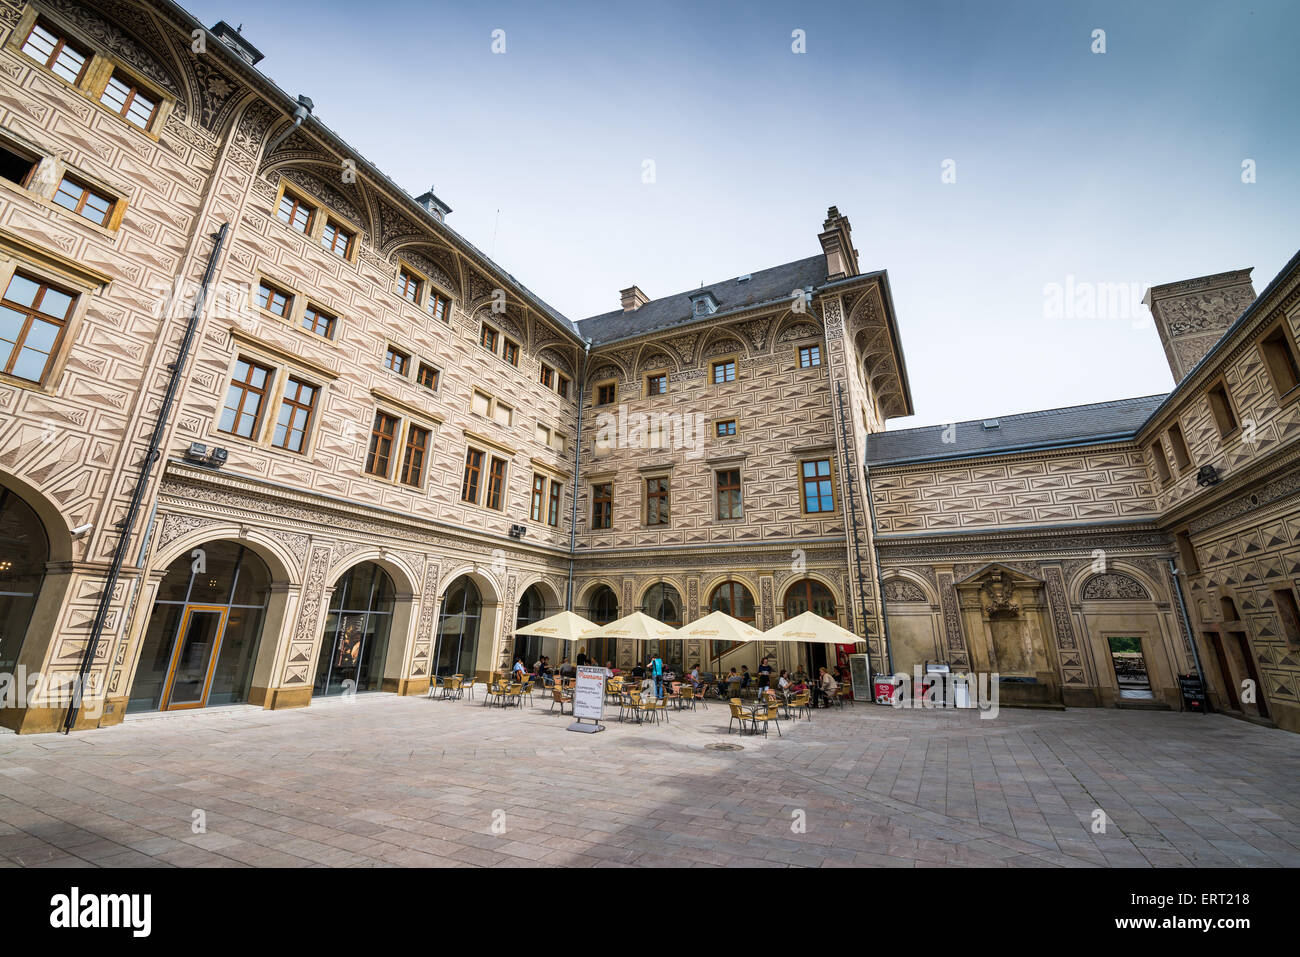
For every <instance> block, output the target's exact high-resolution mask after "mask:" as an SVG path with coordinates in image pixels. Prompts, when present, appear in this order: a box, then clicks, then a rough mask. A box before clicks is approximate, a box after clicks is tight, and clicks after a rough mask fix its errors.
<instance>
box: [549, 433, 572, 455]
mask: <svg viewBox="0 0 1300 957" xmlns="http://www.w3.org/2000/svg"><path fill="white" fill-rule="evenodd" d="M568 444H569V440H568V439H566V438H565V437H564V436H563V435H561V434H560V433H559V432H553V433H551V448H553V449H555V451H557V452H559V453H560V454H561V455H563V454H564V448H565V446H566V445H568Z"/></svg>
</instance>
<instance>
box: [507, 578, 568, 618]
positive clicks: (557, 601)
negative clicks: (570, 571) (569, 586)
mask: <svg viewBox="0 0 1300 957" xmlns="http://www.w3.org/2000/svg"><path fill="white" fill-rule="evenodd" d="M534 585H536V586H537V590H538V591H539V592H541V593H542V598H543V599H544V601H545V605H546V614H547V615H554V614H556V613H557V612H561V611H563V610H564V596H563V595H561V594H560V592H559V590H558V589H557V588H556V587H555V585H554V583H552V582H551V581H550V579H548V578H547V577H546V576H545V575H543V574H541V573H540V572H538V573H535V574H533V575H529V576H528V577H527V578H524V579H523V580H521V581H520V582H519V597H523V594H524V592H526V591H528V589H530V588H532V587H533V586H534ZM516 607H518V601H517V600H516Z"/></svg>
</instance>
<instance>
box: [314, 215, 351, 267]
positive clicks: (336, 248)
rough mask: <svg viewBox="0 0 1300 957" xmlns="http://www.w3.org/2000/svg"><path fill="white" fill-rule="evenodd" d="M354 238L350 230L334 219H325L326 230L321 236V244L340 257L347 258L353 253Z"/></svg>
mask: <svg viewBox="0 0 1300 957" xmlns="http://www.w3.org/2000/svg"><path fill="white" fill-rule="evenodd" d="M354 238H355V236H354V234H353V233H352V232H351V231H350V230H348V229H345V228H344V227H343V226H341V225H339V224H338V223H336V222H335V221H334V220H332V219H327V220H325V231H324V232H323V233H321V236H320V244H321V246H322V247H323V248H324V249H326V250H328V251H329V252H332V253H333V254H334V255H335V256H338V257H339V258H340V259H347V258H348V257H349V256H351V255H352V240H353V239H354Z"/></svg>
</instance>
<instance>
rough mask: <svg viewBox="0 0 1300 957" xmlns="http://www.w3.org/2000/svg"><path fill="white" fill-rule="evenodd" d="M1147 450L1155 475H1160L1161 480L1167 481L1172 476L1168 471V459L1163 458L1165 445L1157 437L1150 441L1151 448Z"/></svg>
mask: <svg viewBox="0 0 1300 957" xmlns="http://www.w3.org/2000/svg"><path fill="white" fill-rule="evenodd" d="M1148 451H1149V452H1150V453H1151V461H1152V462H1154V463H1155V467H1156V475H1158V476H1159V477H1160V481H1161V482H1168V481H1169V480H1170V479H1172V478H1173V477H1174V476H1173V473H1172V472H1170V471H1169V460H1168V459H1167V458H1165V447H1164V446H1163V445H1162V444H1161V443H1160V440H1159V439H1156V440H1155V441H1154V442H1152V443H1151V448H1150V449H1148Z"/></svg>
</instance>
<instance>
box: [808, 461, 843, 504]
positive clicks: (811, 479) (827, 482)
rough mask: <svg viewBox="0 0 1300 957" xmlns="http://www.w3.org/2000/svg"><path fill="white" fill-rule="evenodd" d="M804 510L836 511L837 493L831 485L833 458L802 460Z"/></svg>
mask: <svg viewBox="0 0 1300 957" xmlns="http://www.w3.org/2000/svg"><path fill="white" fill-rule="evenodd" d="M800 467H801V469H802V472H803V510H804V511H805V512H833V511H835V494H834V492H833V491H832V487H831V460H830V459H814V460H813V461H811V462H802V463H800Z"/></svg>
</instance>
